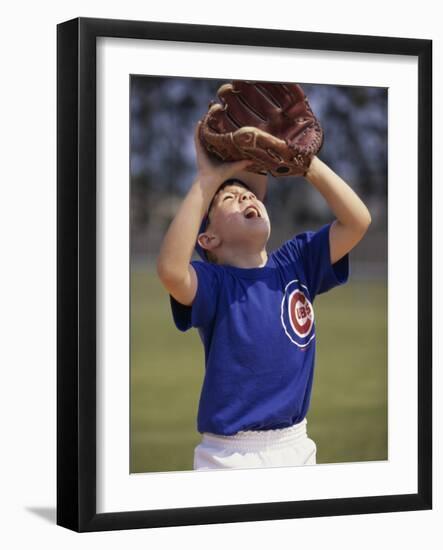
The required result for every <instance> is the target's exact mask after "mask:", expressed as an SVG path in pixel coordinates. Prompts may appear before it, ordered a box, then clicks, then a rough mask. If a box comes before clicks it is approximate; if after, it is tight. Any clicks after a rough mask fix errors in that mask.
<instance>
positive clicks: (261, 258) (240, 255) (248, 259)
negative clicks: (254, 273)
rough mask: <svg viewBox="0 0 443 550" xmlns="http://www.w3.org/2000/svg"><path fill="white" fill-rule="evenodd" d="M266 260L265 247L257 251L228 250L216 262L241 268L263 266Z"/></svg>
mask: <svg viewBox="0 0 443 550" xmlns="http://www.w3.org/2000/svg"><path fill="white" fill-rule="evenodd" d="M267 261H268V253H267V252H266V249H263V250H260V251H258V252H245V251H242V252H237V251H229V252H226V253H225V254H224V256H223V258H220V259H219V260H218V262H217V263H218V264H220V265H230V266H232V267H240V268H243V269H252V268H255V267H264V266H265V265H266V263H267Z"/></svg>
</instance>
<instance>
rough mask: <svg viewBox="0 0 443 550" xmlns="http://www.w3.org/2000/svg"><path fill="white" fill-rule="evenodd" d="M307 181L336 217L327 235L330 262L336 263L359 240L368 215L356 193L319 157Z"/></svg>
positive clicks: (368, 222)
mask: <svg viewBox="0 0 443 550" xmlns="http://www.w3.org/2000/svg"><path fill="white" fill-rule="evenodd" d="M306 179H307V180H308V181H310V183H312V185H313V186H314V187H315V188H316V189H317V190H318V191H320V193H321V194H322V195H323V197H324V198H325V200H326V202H327V203H328V205H329V207H330V209H331V210H332V212H333V213H334V214H335V216H336V218H337V219H336V220H335V221H334V222H333V223H332V225H331V229H330V232H329V245H330V252H331V263H332V264H334V263H335V262H338V260H340V258H342V257H343V256H345V255H346V254H347V253H348V252H349V251H350V250H352V248H354V246H355V245H356V244H357V243H358V242H359V241H360V240H361V239H362V237H363V236H364V234H365V233H366V231H367V229H368V227H369V225H370V223H371V215H370V213H369V210H368V209H367V208H366V206H365V204H364V203H363V202H362V201H361V200H360V199H359V197H358V196H357V195H356V193H355V192H354V191H353V190H352V189H351V188H350V187H349V185H348V184H347V183H346V182H345V181H343V180H342V179H341V178H340V177H339V176H338V175H337V174H336V173H335V172H334V171H333V170H331V169H330V168H329V167H328V166H327V165H326V164H325V163H324V162H322V161H321V160H320V159H319V158H318V157H314V158H313V159H312V162H311V165H310V167H309V170H308V172H307V174H306Z"/></svg>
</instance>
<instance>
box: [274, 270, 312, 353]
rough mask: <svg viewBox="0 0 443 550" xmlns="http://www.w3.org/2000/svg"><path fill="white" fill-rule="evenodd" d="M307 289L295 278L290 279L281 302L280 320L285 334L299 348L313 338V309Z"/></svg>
mask: <svg viewBox="0 0 443 550" xmlns="http://www.w3.org/2000/svg"><path fill="white" fill-rule="evenodd" d="M308 295H309V293H308V289H307V288H306V286H305V285H303V284H301V283H300V282H299V281H297V280H293V281H290V282H289V283H288V284H287V285H286V288H285V293H284V296H283V299H282V302H281V322H282V325H283V328H284V329H285V333H286V336H287V337H288V338H289V339H290V340H291V342H292V343H293V344H295V345H296V346H298V347H299V348H304V347H306V346H307V345H308V344H309V343H310V342H311V341H312V340H313V338H315V330H314V309H313V307H312V304H311V302H310V301H309V298H308Z"/></svg>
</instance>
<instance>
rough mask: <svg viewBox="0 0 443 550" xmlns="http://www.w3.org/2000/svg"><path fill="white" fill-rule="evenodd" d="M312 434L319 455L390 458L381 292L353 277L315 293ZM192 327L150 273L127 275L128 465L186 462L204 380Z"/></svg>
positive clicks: (182, 465)
mask: <svg viewBox="0 0 443 550" xmlns="http://www.w3.org/2000/svg"><path fill="white" fill-rule="evenodd" d="M314 306H315V314H316V326H317V363H316V371H315V379H314V390H313V394H312V399H311V407H310V411H309V413H308V430H309V436H310V437H311V438H312V439H314V441H315V442H316V443H317V462H318V463H333V462H350V461H352V462H356V461H358V462H360V461H369V460H386V459H387V291H386V285H385V284H384V283H382V282H370V283H369V282H350V283H348V284H347V285H344V286H343V287H340V288H336V289H334V290H332V291H331V292H329V293H326V294H324V295H320V296H318V297H317V299H316V301H315V304H314ZM203 373H204V359H203V348H202V346H201V343H200V339H199V336H198V333H197V331H196V330H194V329H191V330H189V331H188V332H185V333H183V332H180V331H178V330H177V329H176V328H175V325H174V323H173V320H172V316H171V311H170V305H169V297H168V294H167V293H166V291H165V290H164V289H163V287H162V286H161V284H160V282H159V281H158V279H157V277H156V275H155V272H149V271H140V270H137V271H135V270H134V271H133V273H132V277H131V472H133V473H136V472H159V471H180V470H192V462H193V452H194V447H195V445H197V444H198V443H199V441H200V435H199V434H198V432H197V429H196V415H197V406H198V399H199V395H200V387H201V383H202V380H203Z"/></svg>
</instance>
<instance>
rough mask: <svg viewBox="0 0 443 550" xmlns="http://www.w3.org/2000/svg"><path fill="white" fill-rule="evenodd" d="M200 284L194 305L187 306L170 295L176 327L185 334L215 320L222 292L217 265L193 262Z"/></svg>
mask: <svg viewBox="0 0 443 550" xmlns="http://www.w3.org/2000/svg"><path fill="white" fill-rule="evenodd" d="M191 265H192V266H193V267H194V269H195V272H196V274H197V279H198V284H197V292H196V294H195V298H194V301H193V302H192V305H190V306H185V305H183V304H181V303H180V302H178V301H177V300H176V299H175V298H174V297H173V296H171V295H169V298H170V302H171V310H172V317H173V319H174V323H175V326H176V327H177V328H178V329H179V330H181V331H183V332H185V331H187V330H189V329H190V328H191V327H196V328H204V327H207V326H209V325H210V324H211V323H212V321H213V320H214V317H215V313H216V310H217V303H218V295H219V292H220V281H221V271H220V269H219V267H218V266H217V265H215V264H210V263H207V262H200V261H192V262H191Z"/></svg>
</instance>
